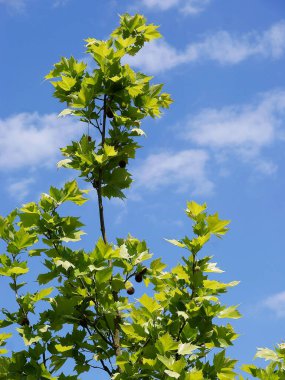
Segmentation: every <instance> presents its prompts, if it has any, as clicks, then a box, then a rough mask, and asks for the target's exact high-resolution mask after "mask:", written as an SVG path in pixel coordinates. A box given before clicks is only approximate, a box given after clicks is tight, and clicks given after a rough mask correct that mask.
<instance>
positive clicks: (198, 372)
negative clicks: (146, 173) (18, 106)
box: [0, 14, 285, 380]
mask: <svg viewBox="0 0 285 380" xmlns="http://www.w3.org/2000/svg"><path fill="white" fill-rule="evenodd" d="M159 37H160V34H159V32H158V30H157V26H155V25H152V24H146V20H145V18H144V17H143V16H141V15H135V16H130V15H128V14H126V15H123V16H121V19H120V26H119V27H118V28H117V29H116V30H115V31H114V32H113V33H112V34H111V36H110V38H109V39H108V40H106V41H100V40H96V39H94V38H89V39H87V40H86V43H87V44H86V52H87V53H88V54H89V57H91V58H92V60H93V64H95V66H96V67H95V69H94V70H90V68H88V67H87V64H86V63H84V62H79V61H77V60H76V59H74V58H73V57H71V58H69V59H68V58H62V59H61V60H60V62H58V63H56V64H55V65H54V69H53V70H52V71H51V72H50V73H49V74H48V75H47V76H46V79H48V80H50V81H51V83H52V85H53V86H54V89H55V90H54V96H55V97H56V98H57V99H58V100H59V101H60V102H63V103H66V104H67V107H68V108H66V109H64V110H63V111H62V112H61V113H60V116H62V117H64V116H67V115H71V116H73V117H77V118H79V119H80V121H81V122H83V123H86V124H88V127H90V129H92V133H91V134H92V136H93V137H91V134H89V133H88V134H87V135H86V134H84V135H83V136H82V137H81V139H80V140H79V141H73V142H72V143H71V145H68V146H66V147H64V148H62V149H61V151H62V154H63V156H64V157H65V158H64V159H63V160H62V161H60V162H59V163H58V166H59V167H63V168H72V169H74V170H77V171H78V172H79V177H81V178H82V179H83V180H84V181H86V182H87V183H89V184H90V185H91V186H90V187H92V188H93V190H94V191H95V192H96V194H97V198H98V215H99V220H100V229H101V237H100V238H99V240H98V241H97V242H94V244H95V247H94V249H93V250H92V251H91V252H86V251H85V250H84V249H83V248H81V249H79V250H75V249H73V248H72V242H78V241H80V239H81V236H82V234H83V233H84V232H83V231H82V229H81V228H82V227H83V224H82V223H81V222H80V220H79V218H78V217H74V216H62V215H61V214H60V207H61V206H62V205H63V204H64V203H66V202H73V203H74V204H76V205H79V206H80V205H82V204H84V203H85V202H86V201H87V193H88V190H81V189H79V187H78V184H77V182H76V181H75V180H74V181H71V182H67V183H66V184H65V185H64V186H63V187H62V188H55V187H51V188H50V190H49V193H47V194H42V196H41V199H40V201H39V202H38V203H36V202H32V203H28V204H25V205H23V206H22V207H21V208H20V209H16V210H14V211H12V212H11V213H10V214H9V215H8V216H7V217H5V218H4V217H1V219H0V237H1V239H2V242H3V243H4V244H5V247H6V253H4V254H2V255H0V263H1V267H0V274H1V276H5V277H7V278H8V281H9V285H10V288H11V291H12V292H13V293H14V295H15V299H16V304H15V305H16V307H15V308H14V309H13V310H7V309H5V308H2V312H1V313H2V320H1V322H0V327H1V329H5V330H3V331H5V332H2V333H1V334H0V346H1V349H0V353H1V355H2V356H1V357H0V378H1V379H8V380H22V379H23V380H38V379H59V380H64V379H66V380H67V379H68V380H75V379H79V378H81V375H82V376H83V377H84V373H86V372H89V371H90V373H91V372H92V374H93V373H94V376H95V375H96V374H97V373H100V371H103V372H105V374H106V375H107V377H108V378H113V379H116V380H119V379H129V378H132V379H149V378H151V379H172V378H174V379H182V380H199V379H220V380H228V379H234V378H235V377H236V373H235V370H234V368H235V364H236V360H233V359H231V358H229V357H227V356H226V349H227V347H228V346H231V345H232V344H233V341H234V340H235V339H236V338H237V336H238V335H237V334H236V333H235V331H234V329H233V327H232V326H231V324H229V323H226V324H223V323H222V322H223V320H224V319H231V318H234V319H235V318H239V317H240V313H239V312H238V310H237V307H236V306H229V307H227V306H225V305H223V304H221V302H220V299H219V295H220V294H223V293H225V292H226V291H227V289H228V288H230V287H233V286H235V285H237V283H238V282H236V281H233V282H230V283H227V284H226V283H222V282H220V281H217V280H214V279H212V278H211V273H215V274H219V273H222V270H220V269H219V268H218V267H217V265H216V263H215V262H213V261H212V257H208V256H204V257H202V256H201V254H200V251H201V249H202V248H203V246H204V245H205V244H206V243H207V242H208V241H209V239H210V238H212V237H213V236H216V237H221V236H223V235H224V234H225V233H226V232H227V230H228V224H229V221H227V220H221V219H220V218H219V215H218V213H214V214H209V213H208V212H207V206H206V204H202V205H200V204H197V203H196V202H194V201H191V202H188V203H187V209H186V215H187V217H188V218H190V220H191V221H192V222H193V233H194V236H193V237H187V236H185V237H184V238H182V239H180V240H168V241H169V243H171V244H174V245H175V246H178V247H180V248H181V250H183V252H184V255H183V256H182V262H181V263H179V264H178V265H177V266H176V267H174V268H173V269H171V270H169V271H166V270H165V268H166V265H165V264H163V263H162V261H161V260H160V259H158V258H156V259H154V260H153V259H152V255H151V254H150V252H149V250H148V248H147V245H146V243H145V242H144V241H140V240H138V239H136V238H134V237H132V236H131V235H129V236H127V237H126V238H119V239H117V242H116V243H115V244H113V243H111V242H109V240H108V238H107V228H106V225H105V219H104V208H103V199H104V198H111V197H118V198H123V197H124V196H125V195H124V189H127V188H128V187H130V185H131V182H132V178H131V174H130V173H129V172H128V164H129V160H130V159H134V158H135V153H136V150H137V149H138V148H139V145H138V142H137V139H138V138H139V137H140V136H141V135H143V134H144V131H143V130H142V129H141V122H142V120H143V119H144V118H146V117H148V116H150V117H153V118H156V117H159V116H160V114H161V111H162V109H164V108H168V107H169V105H170V104H171V102H172V100H171V98H170V96H169V94H167V93H163V92H162V87H163V85H162V84H152V82H151V81H152V77H150V76H147V75H144V74H143V73H140V72H134V71H133V70H132V69H131V68H130V66H129V65H128V64H123V63H122V58H123V57H125V56H128V55H135V54H136V53H137V52H138V51H139V50H140V49H141V48H142V47H143V46H144V44H145V43H146V42H149V41H151V40H153V39H156V38H159ZM88 131H89V128H88ZM37 256H39V257H40V258H44V266H45V268H46V269H45V272H44V273H39V274H38V275H37V282H38V285H39V290H37V291H36V292H31V290H30V289H31V288H29V285H28V284H27V283H26V282H24V281H23V280H22V279H23V278H24V277H25V276H27V273H28V271H29V267H30V263H31V261H32V260H38V258H37ZM149 261H150V262H149ZM147 262H149V263H147ZM28 278H29V277H28ZM29 279H30V278H29ZM137 283H138V284H140V283H141V285H137ZM29 284H30V283H29ZM47 284H49V285H48V287H47ZM142 285H144V286H145V287H147V288H148V289H147V290H146V293H145V294H144V295H143V296H142V297H140V298H139V299H138V300H136V299H135V298H134V297H133V294H134V293H135V286H142ZM26 289H27V290H26ZM29 290H30V291H29ZM217 320H219V321H218V322H217ZM220 321H221V322H220ZM15 327H16V328H15ZM14 328H15V330H16V333H17V334H18V335H19V336H20V337H21V338H22V340H23V343H24V345H25V347H24V348H23V349H21V348H20V349H19V350H17V351H12V353H10V354H9V353H8V355H6V354H7V352H8V351H7V349H6V347H5V346H6V343H7V342H6V341H7V340H8V338H10V336H11V335H12V334H11V332H10V331H11V330H13V329H14ZM283 347H284V346H283V345H280V346H279V347H278V348H277V350H276V351H270V350H266V349H265V350H260V351H259V353H258V355H259V356H260V357H265V358H270V359H272V360H273V362H272V363H271V364H270V366H269V367H270V368H269V369H266V370H262V369H258V368H256V367H254V366H245V367H244V369H245V370H246V371H247V372H249V373H251V374H252V375H253V376H255V377H258V378H260V379H270V380H272V379H273V380H274V379H284V378H285V374H284V369H283V364H284V355H285V349H284V348H283ZM92 376H93V375H92Z"/></svg>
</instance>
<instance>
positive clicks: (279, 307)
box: [263, 291, 285, 318]
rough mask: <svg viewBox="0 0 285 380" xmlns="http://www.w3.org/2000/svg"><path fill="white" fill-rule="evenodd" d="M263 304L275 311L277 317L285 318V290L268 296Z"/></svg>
mask: <svg viewBox="0 0 285 380" xmlns="http://www.w3.org/2000/svg"><path fill="white" fill-rule="evenodd" d="M263 305H264V306H265V307H266V308H268V309H270V310H271V311H273V312H274V314H275V315H276V317H278V318H284V317H285V291H284V292H280V293H277V294H273V295H272V296H270V297H268V298H267V299H266V300H265V301H264V302H263Z"/></svg>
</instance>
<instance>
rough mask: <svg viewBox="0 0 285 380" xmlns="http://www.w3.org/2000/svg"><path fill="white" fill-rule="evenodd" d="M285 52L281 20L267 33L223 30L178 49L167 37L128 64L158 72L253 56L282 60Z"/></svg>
mask: <svg viewBox="0 0 285 380" xmlns="http://www.w3.org/2000/svg"><path fill="white" fill-rule="evenodd" d="M284 52H285V21H280V22H278V23H276V24H274V25H272V26H271V28H269V29H268V30H266V31H264V32H263V33H257V32H251V33H247V34H244V35H233V34H231V33H229V32H227V31H219V32H217V33H214V34H212V35H208V36H206V37H204V39H202V40H201V41H199V42H193V43H191V44H189V45H188V46H186V48H185V49H184V50H182V51H178V50H177V49H176V48H175V47H172V46H171V45H169V44H168V43H167V42H165V41H163V40H158V41H154V42H151V43H150V44H147V45H146V46H145V47H144V48H143V49H142V50H141V51H140V52H139V53H138V54H137V55H136V56H134V57H129V58H128V63H130V64H131V65H132V66H134V67H139V68H141V69H143V70H145V71H147V72H152V73H157V72H163V71H166V70H169V69H172V68H174V67H176V66H178V65H181V64H185V63H191V62H197V61H202V60H212V61H215V62H218V63H219V64H222V65H226V64H227V65H234V64H238V63H240V62H242V61H244V60H246V59H249V58H250V57H254V56H256V57H262V58H269V59H278V58H280V57H281V56H282V55H283V54H284Z"/></svg>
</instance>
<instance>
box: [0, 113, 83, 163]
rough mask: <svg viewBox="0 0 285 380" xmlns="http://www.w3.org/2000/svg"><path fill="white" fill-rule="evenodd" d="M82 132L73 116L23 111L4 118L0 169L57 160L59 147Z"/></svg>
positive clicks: (1, 124)
mask: <svg viewBox="0 0 285 380" xmlns="http://www.w3.org/2000/svg"><path fill="white" fill-rule="evenodd" d="M79 132H82V128H80V126H79V123H78V122H77V121H75V120H73V119H72V118H66V119H62V118H61V119H58V118H57V116H56V115H55V114H46V115H39V114H38V113H21V114H18V115H14V116H10V117H8V118H6V119H0V136H1V140H0V170H11V169H20V168H24V167H42V166H49V165H52V164H55V163H56V159H57V157H58V154H59V148H60V147H62V146H64V145H66V143H68V142H70V141H71V139H72V138H73V137H76V136H77V135H78V133H79Z"/></svg>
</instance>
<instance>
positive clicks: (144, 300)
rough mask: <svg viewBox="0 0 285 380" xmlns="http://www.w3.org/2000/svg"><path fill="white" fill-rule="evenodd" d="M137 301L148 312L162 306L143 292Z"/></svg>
mask: <svg viewBox="0 0 285 380" xmlns="http://www.w3.org/2000/svg"><path fill="white" fill-rule="evenodd" d="M138 301H139V302H140V303H141V304H142V305H143V306H144V307H145V308H146V309H147V310H148V311H149V312H150V313H153V312H154V311H157V310H160V309H161V308H162V307H161V306H160V305H159V303H157V302H156V301H155V300H154V299H153V298H151V297H149V296H148V295H147V294H144V295H143V296H142V297H141V298H139V299H138Z"/></svg>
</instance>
